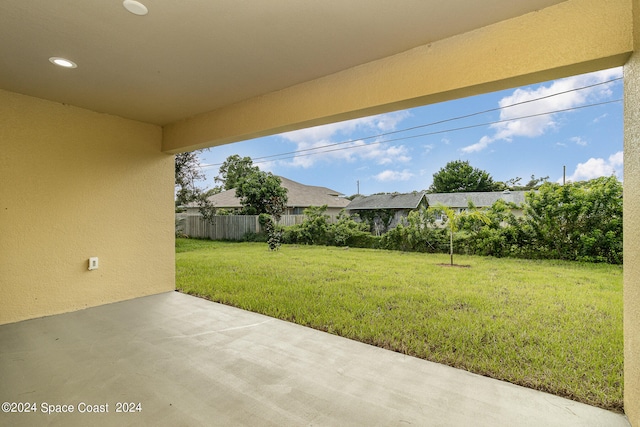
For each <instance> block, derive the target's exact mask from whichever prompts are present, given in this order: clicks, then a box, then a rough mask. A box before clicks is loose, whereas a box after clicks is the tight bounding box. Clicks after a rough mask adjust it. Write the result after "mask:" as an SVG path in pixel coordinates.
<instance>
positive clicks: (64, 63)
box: [49, 56, 78, 68]
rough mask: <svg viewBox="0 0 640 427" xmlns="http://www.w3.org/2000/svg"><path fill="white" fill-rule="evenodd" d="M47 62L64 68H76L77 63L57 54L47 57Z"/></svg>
mask: <svg viewBox="0 0 640 427" xmlns="http://www.w3.org/2000/svg"><path fill="white" fill-rule="evenodd" d="M49 62H51V63H52V64H55V65H58V66H60V67H64V68H77V67H78V65H77V64H76V63H75V62H73V61H69V60H68V59H65V58H59V57H57V56H52V57H51V58H49Z"/></svg>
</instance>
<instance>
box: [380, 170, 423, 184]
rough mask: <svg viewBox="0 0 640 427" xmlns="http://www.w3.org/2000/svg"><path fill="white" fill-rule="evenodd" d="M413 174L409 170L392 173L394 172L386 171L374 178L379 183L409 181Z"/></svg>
mask: <svg viewBox="0 0 640 427" xmlns="http://www.w3.org/2000/svg"><path fill="white" fill-rule="evenodd" d="M413 176H414V175H413V174H412V173H411V172H409V170H408V169H405V170H403V171H402V172H398V171H392V170H389V169H387V170H385V171H383V172H380V173H379V174H377V175H375V176H374V179H376V180H377V181H382V182H385V181H408V180H410V179H411V178H413Z"/></svg>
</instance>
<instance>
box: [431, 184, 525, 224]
mask: <svg viewBox="0 0 640 427" xmlns="http://www.w3.org/2000/svg"><path fill="white" fill-rule="evenodd" d="M525 193H526V191H509V190H505V191H488V192H470V193H431V194H427V195H426V197H427V202H428V204H429V206H434V205H437V204H441V205H445V206H448V207H450V208H452V209H453V210H454V211H456V212H460V211H464V210H467V209H468V207H469V202H471V203H473V205H474V206H475V207H476V208H478V209H482V208H488V207H491V205H493V204H494V203H495V202H497V201H498V200H504V201H505V202H507V203H515V204H516V205H517V206H519V207H520V206H521V205H522V204H523V203H524V195H525ZM511 212H512V213H513V214H514V215H516V216H520V215H522V209H521V208H516V209H512V210H511ZM438 219H440V218H438Z"/></svg>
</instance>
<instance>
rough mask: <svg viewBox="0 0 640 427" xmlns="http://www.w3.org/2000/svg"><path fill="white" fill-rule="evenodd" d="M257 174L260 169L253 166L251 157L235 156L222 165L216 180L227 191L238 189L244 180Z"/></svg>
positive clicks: (228, 158)
mask: <svg viewBox="0 0 640 427" xmlns="http://www.w3.org/2000/svg"><path fill="white" fill-rule="evenodd" d="M257 172H260V168H258V167H257V166H254V165H253V160H251V157H240V156H239V155H238V154H234V155H232V156H229V157H227V159H226V160H225V161H224V162H223V163H222V165H221V166H220V169H219V170H218V176H217V177H216V178H215V180H216V182H220V183H222V187H223V188H224V189H225V190H231V189H232V188H238V186H239V185H240V181H241V179H242V178H244V177H246V176H249V175H252V174H254V173H257Z"/></svg>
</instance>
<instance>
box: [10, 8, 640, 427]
mask: <svg viewBox="0 0 640 427" xmlns="http://www.w3.org/2000/svg"><path fill="white" fill-rule="evenodd" d="M639 12H640V0H526V1H524V0H522V1H513V0H486V1H482V2H470V1H468V0H450V1H446V2H443V1H441V0H406V1H403V2H401V3H398V2H396V1H390V0H349V1H337V0H336V1H331V0H326V1H297V0H273V1H254V2H240V1H226V0H216V1H189V2H184V1H159V0H141V1H140V2H136V1H133V0H125V1H124V2H123V1H121V0H116V1H100V2H97V1H85V0H66V1H50V0H30V1H23V0H3V1H2V2H0V57H1V58H3V62H2V66H1V67H0V152H1V154H0V182H1V184H0V301H2V304H1V306H0V325H1V326H0V356H1V359H0V374H1V376H0V384H2V386H0V391H1V393H2V399H3V400H6V401H7V402H23V403H24V402H38V403H42V402H49V403H53V404H61V405H62V404H74V405H76V404H79V403H80V402H85V403H89V401H91V402H90V403H95V404H96V405H98V406H97V407H96V408H97V409H101V408H100V405H101V404H106V403H110V404H111V406H110V409H111V410H115V408H114V406H113V405H114V404H115V403H116V402H125V401H133V402H140V403H141V404H142V411H141V412H140V413H136V414H115V413H109V414H102V415H100V414H91V417H92V418H91V419H89V418H85V417H84V416H85V415H87V416H88V414H79V413H78V412H77V411H76V412H74V413H73V414H69V415H64V414H58V415H50V416H44V415H42V414H40V413H38V414H19V415H16V414H10V413H9V414H5V413H0V424H9V425H18V424H21V423H22V424H25V425H34V424H36V423H43V424H52V425H69V424H72V423H76V424H82V425H86V424H89V423H91V424H96V425H97V424H100V423H102V424H107V423H114V424H117V425H127V424H129V425H138V424H152V425H156V424H158V423H160V424H168V425H194V424H196V425H197V424H202V425H211V424H243V423H244V424H269V423H271V424H274V425H276V424H277V425H283V424H294V425H299V424H306V425H327V424H341V425H344V424H380V425H390V424H391V425H393V424H394V423H395V424H407V423H413V424H424V423H432V424H441V425H451V424H474V425H478V424H482V423H485V425H494V424H495V423H496V422H497V423H503V422H504V423H506V424H509V423H519V424H527V423H530V424H531V425H534V424H544V425H552V424H556V425H571V424H572V423H574V424H576V423H577V424H579V425H585V423H587V425H588V423H589V422H592V423H596V424H597V423H600V422H601V420H602V422H601V425H615V423H622V424H621V425H624V423H625V419H624V418H623V417H622V416H618V415H615V414H614V415H612V414H610V413H607V412H603V411H599V410H597V409H594V408H588V407H584V406H582V405H578V404H576V403H573V402H568V401H565V400H562V399H560V400H559V399H557V398H555V397H553V396H549V395H545V394H541V393H537V392H533V391H531V390H525V389H521V388H518V387H515V386H511V385H509V384H504V383H500V382H496V381H493V380H488V379H485V378H479V377H476V376H473V375H470V374H468V373H464V372H458V371H455V370H451V369H449V368H445V367H442V366H437V365H432V364H430V363H427V362H423V361H419V360H415V359H411V358H408V357H404V356H401V355H398V354H393V353H389V352H386V351H383V350H380V349H376V348H371V347H368V346H365V345H362V344H358V343H353V342H350V341H345V340H343V339H340V338H337V337H334V336H330V335H326V334H322V333H320V332H315V331H309V330H306V329H304V328H300V327H298V326H294V325H289V324H286V323H282V322H279V321H275V320H270V319H267V318H264V317H261V316H257V315H253V314H249V313H244V312H241V311H238V310H234V309H231V308H228V307H222V306H218V305H216V304H212V303H209V302H207V301H201V300H198V299H195V298H192V297H187V296H184V295H179V294H175V293H174V292H173V291H174V289H175V247H174V242H175V237H174V218H175V215H174V214H175V204H174V196H175V194H174V187H173V184H174V172H175V171H174V156H173V155H174V154H175V153H179V152H186V151H191V150H195V149H199V148H204V147H211V146H217V145H223V144H229V143H233V142H237V141H243V140H247V139H252V138H257V137H261V136H266V135H274V134H278V133H281V132H286V131H292V130H297V129H303V128H307V127H311V126H315V125H322V124H329V123H334V122H337V121H342V120H348V119H354V118H359V117H366V116H370V115H373V114H379V113H384V112H390V111H397V110H401V109H406V108H411V107H416V106H421V105H426V104H435V103H439V102H443V101H447V100H451V99H456V98H462V97H468V96H473V95H477V94H482V93H487V92H491V91H497V90H502V89H508V88H513V87H518V86H523V85H528V84H533V83H538V82H541V81H547V80H552V79H559V78H562V77H567V76H571V75H577V74H582V73H587V72H591V71H597V70H603V69H607V68H612V67H619V66H624V111H625V113H624V194H625V197H624V234H625V235H624V257H625V260H624V410H625V414H626V416H627V417H628V420H629V422H630V423H631V425H633V426H634V427H639V426H640V280H639V278H640V203H638V200H640V143H639V141H640V55H639V54H638V50H639V49H640V47H639V46H640V13H639ZM60 64H63V65H64V67H59V66H58V65H60ZM454 155H455V154H454ZM221 160H222V159H221ZM90 259H95V260H96V263H95V265H94V266H95V267H98V268H97V269H95V268H94V269H92V270H89V269H88V267H89V265H90ZM98 260H99V261H98ZM47 316H49V317H47ZM61 409H62V408H61ZM121 415H122V417H120V416H121ZM136 417H137V418H136ZM540 417H544V418H540ZM5 420H9V421H6V422H5ZM114 420H115V421H114Z"/></svg>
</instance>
